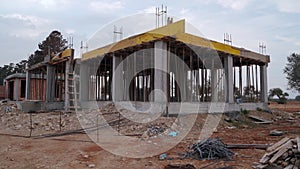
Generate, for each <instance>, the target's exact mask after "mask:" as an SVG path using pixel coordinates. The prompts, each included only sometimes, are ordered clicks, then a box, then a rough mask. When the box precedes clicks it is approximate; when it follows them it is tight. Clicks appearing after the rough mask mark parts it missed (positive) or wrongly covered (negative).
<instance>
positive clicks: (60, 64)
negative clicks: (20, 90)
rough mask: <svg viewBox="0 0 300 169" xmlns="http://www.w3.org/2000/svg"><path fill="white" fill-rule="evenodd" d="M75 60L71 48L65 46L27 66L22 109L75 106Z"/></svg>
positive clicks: (54, 108) (50, 108)
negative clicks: (60, 50)
mask: <svg viewBox="0 0 300 169" xmlns="http://www.w3.org/2000/svg"><path fill="white" fill-rule="evenodd" d="M75 63H76V60H74V49H66V50H64V51H63V52H61V53H59V54H56V55H53V56H47V57H45V58H44V61H43V62H41V63H38V64H36V65H33V66H31V67H30V68H27V70H26V91H25V97H26V101H24V102H22V103H21V108H22V109H23V110H24V111H36V110H69V109H70V107H74V105H75V104H74V103H73V102H74V100H75V99H74V97H75V96H74V94H73V93H75V92H74V91H73V90H74V84H75V85H76V83H74V81H75V80H74V78H75V77H74V74H73V72H74V64H75ZM78 85H79V84H78ZM70 86H72V88H70ZM75 89H76V87H75ZM71 92H72V93H71ZM71 95H72V98H70V96H71ZM75 98H76V97H75ZM70 100H72V101H70Z"/></svg>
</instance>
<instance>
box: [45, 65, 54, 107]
mask: <svg viewBox="0 0 300 169" xmlns="http://www.w3.org/2000/svg"><path fill="white" fill-rule="evenodd" d="M46 79H47V82H46V83H47V85H46V101H47V102H51V101H54V97H55V96H54V95H55V67H54V66H51V65H47V78H46Z"/></svg>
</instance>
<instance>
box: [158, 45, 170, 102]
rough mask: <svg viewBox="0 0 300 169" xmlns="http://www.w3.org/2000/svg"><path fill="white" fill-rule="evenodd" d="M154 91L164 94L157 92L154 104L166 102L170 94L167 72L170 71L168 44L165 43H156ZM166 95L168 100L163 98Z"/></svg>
mask: <svg viewBox="0 0 300 169" xmlns="http://www.w3.org/2000/svg"><path fill="white" fill-rule="evenodd" d="M154 68H155V71H154V76H155V77H154V79H155V81H154V89H155V90H161V92H162V93H159V92H155V94H154V102H165V101H167V98H168V97H169V95H170V93H169V92H168V89H167V86H168V85H167V83H168V81H167V70H168V56H167V43H165V42H163V41H158V42H155V44H154ZM162 94H164V95H165V96H163V97H165V98H166V99H164V98H163V97H162Z"/></svg>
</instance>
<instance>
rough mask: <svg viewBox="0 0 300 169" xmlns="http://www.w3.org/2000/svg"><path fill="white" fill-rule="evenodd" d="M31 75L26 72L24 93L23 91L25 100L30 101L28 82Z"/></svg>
mask: <svg viewBox="0 0 300 169" xmlns="http://www.w3.org/2000/svg"><path fill="white" fill-rule="evenodd" d="M30 77H31V73H30V72H29V71H26V91H25V100H30V80H31V78H30Z"/></svg>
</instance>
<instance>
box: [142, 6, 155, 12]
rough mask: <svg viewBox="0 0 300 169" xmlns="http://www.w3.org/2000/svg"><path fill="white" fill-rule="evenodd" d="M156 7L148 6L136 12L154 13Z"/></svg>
mask: <svg viewBox="0 0 300 169" xmlns="http://www.w3.org/2000/svg"><path fill="white" fill-rule="evenodd" d="M156 8H157V7H156V6H150V7H148V8H145V9H143V10H141V11H139V12H138V13H155V11H156Z"/></svg>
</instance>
